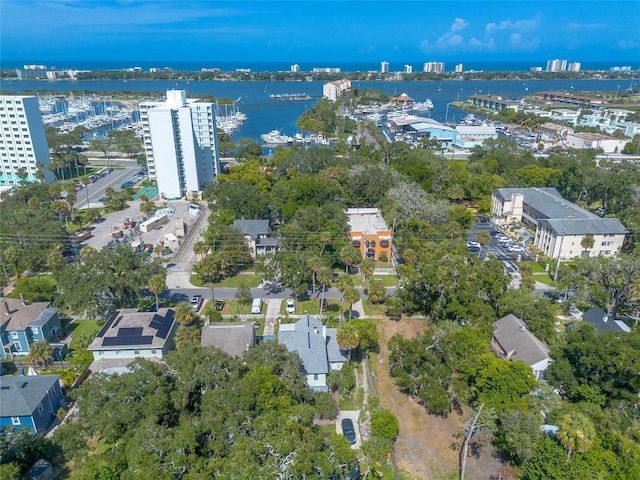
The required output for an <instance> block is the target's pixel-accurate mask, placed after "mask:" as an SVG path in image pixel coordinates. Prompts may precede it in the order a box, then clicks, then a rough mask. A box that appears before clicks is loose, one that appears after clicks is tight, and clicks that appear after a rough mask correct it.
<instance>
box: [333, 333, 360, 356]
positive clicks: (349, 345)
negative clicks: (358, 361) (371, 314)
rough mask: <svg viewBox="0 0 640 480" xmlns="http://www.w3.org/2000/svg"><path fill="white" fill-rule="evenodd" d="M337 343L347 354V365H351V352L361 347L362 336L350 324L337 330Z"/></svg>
mask: <svg viewBox="0 0 640 480" xmlns="http://www.w3.org/2000/svg"><path fill="white" fill-rule="evenodd" d="M336 342H338V346H339V347H340V348H341V349H342V350H345V351H346V352H347V363H349V364H351V351H352V350H353V349H355V348H358V345H360V334H359V333H358V331H357V330H356V328H355V327H354V326H353V325H352V324H350V323H345V324H343V325H340V326H339V327H338V329H337V330H336Z"/></svg>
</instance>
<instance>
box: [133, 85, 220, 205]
mask: <svg viewBox="0 0 640 480" xmlns="http://www.w3.org/2000/svg"><path fill="white" fill-rule="evenodd" d="M140 119H141V120H142V125H143V130H142V132H143V140H144V149H145V154H146V156H147V166H148V168H149V178H150V179H151V180H155V181H156V182H157V184H158V192H159V193H160V196H161V197H163V198H167V199H171V198H180V197H184V196H185V195H186V194H187V193H189V192H193V191H199V190H202V189H203V188H204V187H205V186H206V185H207V184H209V183H212V182H213V181H214V180H215V178H216V175H218V174H219V173H220V159H219V158H218V137H217V130H216V109H215V105H214V104H213V103H205V102H200V101H198V100H197V99H188V98H187V97H186V93H185V91H184V90H169V91H167V100H166V101H164V102H146V103H141V104H140Z"/></svg>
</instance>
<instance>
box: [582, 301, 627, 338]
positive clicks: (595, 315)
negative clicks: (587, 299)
mask: <svg viewBox="0 0 640 480" xmlns="http://www.w3.org/2000/svg"><path fill="white" fill-rule="evenodd" d="M605 317H607V312H605V311H604V310H603V309H601V308H600V307H599V306H597V305H594V306H593V307H591V308H590V309H589V310H587V311H586V312H584V313H583V314H582V319H583V320H584V321H585V322H587V323H588V324H589V325H593V326H594V327H595V328H596V330H598V333H603V332H623V331H624V329H623V328H622V327H620V325H618V323H617V322H616V321H615V320H614V319H611V318H608V317H607V321H606V322H605V321H604V318H605Z"/></svg>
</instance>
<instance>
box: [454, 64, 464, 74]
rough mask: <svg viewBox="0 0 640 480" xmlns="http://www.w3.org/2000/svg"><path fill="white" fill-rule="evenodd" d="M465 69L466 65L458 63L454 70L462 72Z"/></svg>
mask: <svg viewBox="0 0 640 480" xmlns="http://www.w3.org/2000/svg"><path fill="white" fill-rule="evenodd" d="M463 70H464V65H463V64H462V63H458V64H457V65H456V68H455V69H454V71H455V72H456V73H462V72H463Z"/></svg>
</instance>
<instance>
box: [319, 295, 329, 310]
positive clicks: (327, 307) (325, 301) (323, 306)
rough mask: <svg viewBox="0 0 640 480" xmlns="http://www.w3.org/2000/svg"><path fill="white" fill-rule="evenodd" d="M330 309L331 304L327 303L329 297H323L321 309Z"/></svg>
mask: <svg viewBox="0 0 640 480" xmlns="http://www.w3.org/2000/svg"><path fill="white" fill-rule="evenodd" d="M328 309H329V305H328V304H327V299H326V298H323V299H322V300H320V311H321V312H326V311H327V310H328Z"/></svg>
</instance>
